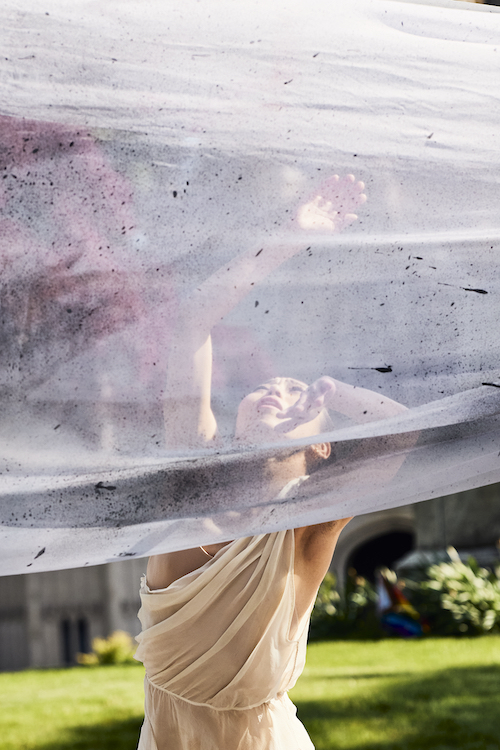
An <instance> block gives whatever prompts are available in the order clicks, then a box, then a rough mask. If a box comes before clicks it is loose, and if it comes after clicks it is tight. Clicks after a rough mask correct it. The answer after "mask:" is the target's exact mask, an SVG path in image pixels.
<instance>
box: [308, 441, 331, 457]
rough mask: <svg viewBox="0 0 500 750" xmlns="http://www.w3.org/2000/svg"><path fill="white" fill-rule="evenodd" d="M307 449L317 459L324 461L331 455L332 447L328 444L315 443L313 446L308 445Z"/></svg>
mask: <svg viewBox="0 0 500 750" xmlns="http://www.w3.org/2000/svg"><path fill="white" fill-rule="evenodd" d="M309 448H310V449H311V450H312V452H313V454H314V455H315V456H316V458H318V459H323V460H325V459H327V458H330V455H331V453H332V446H331V445H330V443H316V444H315V445H310V446H309Z"/></svg>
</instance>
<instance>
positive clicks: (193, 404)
mask: <svg viewBox="0 0 500 750" xmlns="http://www.w3.org/2000/svg"><path fill="white" fill-rule="evenodd" d="M363 189H364V185H363V183H361V182H356V181H355V180H354V177H352V175H348V176H347V177H345V178H343V179H339V178H338V177H337V176H336V175H335V176H334V177H333V178H331V179H330V180H328V181H327V182H326V183H324V184H323V185H322V186H321V187H320V188H319V191H318V194H317V195H316V196H314V197H313V198H312V200H310V201H308V202H306V203H305V204H303V205H302V206H300V207H299V209H298V211H297V214H296V217H295V219H294V226H296V227H297V230H298V234H297V240H296V242H289V243H286V244H285V243H282V244H279V243H276V244H272V245H269V246H266V247H254V248H252V249H251V250H248V251H246V252H244V253H242V254H241V255H238V256H237V257H235V258H234V259H233V260H232V261H230V262H229V263H228V264H227V265H225V266H223V267H222V268H220V269H219V270H218V271H216V272H215V273H214V274H213V275H212V276H210V277H209V278H208V279H207V280H206V281H204V282H203V284H201V286H199V287H197V288H196V289H194V290H193V291H192V292H191V293H190V294H189V295H188V296H187V297H186V298H185V299H184V300H183V301H182V303H181V305H180V310H179V315H178V320H177V325H176V329H175V332H174V336H173V341H172V346H171V350H170V358H169V364H168V370H167V382H166V387H165V392H164V409H163V411H164V418H165V429H166V438H167V445H168V446H169V447H172V448H180V447H185V446H187V447H190V446H191V447H193V446H197V445H198V446H202V445H206V444H209V443H210V441H212V440H213V439H214V437H215V435H216V431H217V423H216V420H215V417H214V414H213V412H212V409H211V403H210V402H211V379H212V343H211V336H210V332H211V330H212V328H213V327H214V326H215V325H216V324H217V323H219V322H220V321H221V320H222V319H223V318H224V317H225V315H227V313H228V312H230V311H231V310H232V309H233V308H234V307H236V305H237V304H238V303H239V302H240V301H241V300H242V299H244V297H246V295H247V294H248V293H249V292H250V291H251V289H252V288H253V287H254V286H255V285H257V284H258V283H259V282H260V281H262V280H263V279H265V278H266V277H267V276H268V275H269V274H270V273H272V272H273V271H274V270H275V269H276V268H278V267H279V266H280V265H281V264H282V263H284V262H285V261H287V260H288V259H290V258H292V257H293V256H294V255H295V254H296V253H298V252H299V251H300V250H302V249H304V247H305V244H304V240H303V238H302V236H301V235H302V233H303V232H304V231H309V232H310V231H314V232H323V233H328V234H331V233H334V232H338V231H341V230H342V229H343V228H344V227H345V226H347V225H348V224H350V223H351V222H352V221H354V220H355V219H356V218H357V217H356V215H355V214H353V213H352V211H353V209H355V208H356V206H358V205H360V204H362V203H364V201H365V200H366V197H365V195H364V194H363V193H362V190H363Z"/></svg>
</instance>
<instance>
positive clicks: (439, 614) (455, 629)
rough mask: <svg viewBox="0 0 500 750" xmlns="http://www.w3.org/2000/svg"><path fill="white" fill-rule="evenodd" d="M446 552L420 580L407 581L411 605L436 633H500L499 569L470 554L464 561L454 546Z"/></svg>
mask: <svg viewBox="0 0 500 750" xmlns="http://www.w3.org/2000/svg"><path fill="white" fill-rule="evenodd" d="M448 554H449V556H450V560H449V562H442V563H439V564H437V565H431V567H430V568H428V569H427V570H426V573H425V578H423V579H422V580H419V581H418V580H417V581H411V580H408V581H407V587H408V589H410V590H411V591H412V602H413V603H414V606H416V608H417V609H418V610H419V612H420V613H421V614H422V615H423V616H425V617H426V618H427V620H428V621H429V625H430V629H431V631H432V632H433V633H434V634H437V635H439V634H441V635H481V634H484V633H491V632H500V568H498V567H497V568H496V569H494V570H493V571H490V570H487V569H486V568H482V567H480V566H479V565H478V564H477V562H476V560H474V558H472V557H471V558H469V560H468V561H467V563H464V562H462V561H461V560H460V558H459V556H458V554H457V552H456V550H454V549H453V548H449V550H448Z"/></svg>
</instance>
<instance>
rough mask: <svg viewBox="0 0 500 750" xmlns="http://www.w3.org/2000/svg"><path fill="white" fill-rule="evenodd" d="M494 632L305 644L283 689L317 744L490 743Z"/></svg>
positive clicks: (494, 744)
mask: <svg viewBox="0 0 500 750" xmlns="http://www.w3.org/2000/svg"><path fill="white" fill-rule="evenodd" d="M499 689H500V638H499V637H488V638H480V639H429V640H424V641H420V642H410V643H409V642H404V641H392V640H390V641H389V640H386V641H379V642H375V643H359V642H358V643H351V642H342V643H334V642H331V643H321V644H312V645H311V646H310V647H309V652H308V664H307V667H306V670H305V672H304V674H303V676H302V678H301V680H300V682H299V683H298V684H297V687H296V688H295V689H294V690H293V692H292V694H291V697H292V700H293V701H294V702H295V703H296V704H297V706H298V708H299V716H300V718H301V720H302V721H303V722H304V724H305V725H306V727H307V729H308V731H309V732H310V734H311V738H312V740H313V742H314V743H315V745H316V748H317V750H333V748H339V750H424V748H425V749H426V750H427V749H431V748H433V749H435V750H456V748H460V749H461V750H498V749H499V748H500V721H499V718H498V716H499V709H498V692H499Z"/></svg>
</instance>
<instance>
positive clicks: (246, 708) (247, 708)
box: [145, 675, 288, 711]
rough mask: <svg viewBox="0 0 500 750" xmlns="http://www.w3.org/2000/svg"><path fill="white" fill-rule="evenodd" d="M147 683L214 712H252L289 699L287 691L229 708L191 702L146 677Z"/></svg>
mask: <svg viewBox="0 0 500 750" xmlns="http://www.w3.org/2000/svg"><path fill="white" fill-rule="evenodd" d="M145 679H146V681H147V682H148V683H149V684H150V685H151V686H152V687H154V688H156V689H157V690H161V691H162V693H167V695H171V696H172V697H173V698H177V699H178V700H180V701H184V703H189V704H190V705H191V706H203V708H210V709H212V711H250V710H251V709H253V708H259V707H260V706H265V705H267V704H268V703H271V702H272V701H280V700H282V698H284V697H285V696H287V697H288V693H287V692H286V691H285V692H284V693H280V695H277V696H276V698H270V699H269V700H267V701H261V702H260V703H253V704H251V705H250V706H231V707H228V708H224V707H221V708H219V707H218V706H212V705H211V704H210V703H201V702H199V701H191V700H189V698H183V696H182V695H178V694H177V693H173V692H172V691H171V690H167V689H166V688H164V687H162V686H161V685H157V684H156V682H153V681H152V680H150V679H149V677H148V676H147V675H146V676H145Z"/></svg>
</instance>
